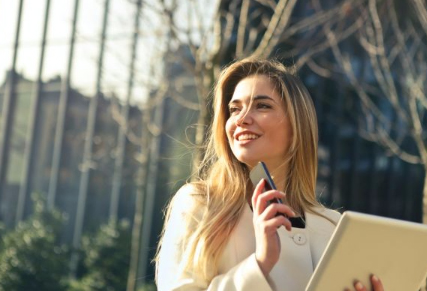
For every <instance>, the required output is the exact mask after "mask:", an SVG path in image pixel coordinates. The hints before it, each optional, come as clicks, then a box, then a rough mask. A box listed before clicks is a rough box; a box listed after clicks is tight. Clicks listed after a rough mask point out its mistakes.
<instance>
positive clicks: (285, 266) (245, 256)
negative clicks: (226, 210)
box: [157, 187, 340, 291]
mask: <svg viewBox="0 0 427 291" xmlns="http://www.w3.org/2000/svg"><path fill="white" fill-rule="evenodd" d="M184 188H186V187H184ZM187 189H188V188H187ZM176 195H177V196H176V197H175V198H174V203H173V206H172V212H171V215H170V219H169V221H168V222H167V225H166V229H165V235H164V238H163V242H162V247H161V251H160V254H159V256H160V257H159V265H158V269H157V271H158V272H157V288H158V291H171V290H174V291H175V290H182V291H190V290H191V291H201V290H209V291H214V290H216V291H220V290H221V291H250V290H253V291H264V290H266V291H276V290H277V291H279V290H283V291H303V290H305V287H306V285H307V283H308V281H309V279H310V277H311V275H312V273H313V271H314V268H315V267H316V265H317V264H318V262H319V260H320V257H321V255H322V253H323V251H324V249H325V248H326V245H327V243H328V241H329V239H330V237H331V235H332V233H333V231H334V229H335V225H334V224H333V223H331V222H330V221H328V220H327V219H325V218H323V217H321V216H319V215H315V214H311V213H305V219H306V227H305V228H304V229H301V228H292V230H291V231H287V230H286V229H285V228H284V227H280V228H279V229H278V234H279V237H280V243H281V253H280V259H279V261H278V262H277V264H276V265H275V266H274V268H273V269H272V271H271V272H270V274H269V276H268V277H267V278H266V277H265V276H264V275H263V274H262V272H261V269H260V268H259V266H258V263H257V261H256V259H255V233H254V227H253V222H252V215H253V214H252V211H251V209H250V207H249V205H248V206H247V207H246V208H245V209H244V212H243V214H242V216H241V217H240V219H239V222H238V224H237V225H236V227H235V229H234V230H233V232H232V234H231V236H230V238H229V240H228V242H227V244H226V247H225V249H224V251H223V254H222V256H221V259H220V262H219V275H217V276H216V277H214V278H213V280H212V281H211V282H206V281H205V280H202V279H200V278H198V276H197V274H193V273H188V272H182V267H183V262H184V261H185V258H184V257H183V256H184V252H185V245H183V244H182V243H181V242H182V237H183V234H184V233H185V232H186V231H190V232H191V229H194V228H195V225H194V224H195V223H197V216H198V214H200V212H199V211H200V209H197V208H195V201H194V199H195V198H194V197H193V196H192V195H191V194H189V193H188V191H185V190H181V191H179V192H178V193H177V194H176ZM316 210H317V211H318V212H320V213H322V214H323V215H325V216H326V217H328V218H330V219H331V220H332V221H335V222H338V220H339V217H340V214H339V213H338V212H336V211H333V210H330V209H324V208H318V209H316ZM189 212H192V213H189ZM189 216H191V217H192V219H190V220H192V221H193V223H190V222H189V221H190V220H189V219H188V217H189ZM194 218H196V220H195V222H194ZM189 228H190V229H189Z"/></svg>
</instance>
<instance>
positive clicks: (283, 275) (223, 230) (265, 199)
mask: <svg viewBox="0 0 427 291" xmlns="http://www.w3.org/2000/svg"><path fill="white" fill-rule="evenodd" d="M260 161H263V162H264V163H265V164H266V165H267V167H268V168H269V169H270V172H271V174H272V176H273V179H274V182H275V184H276V186H277V189H278V190H277V191H276V190H271V191H266V192H264V191H263V189H264V183H265V181H264V180H262V181H261V182H260V183H259V184H258V185H255V186H253V185H252V183H251V182H250V181H249V172H250V170H251V169H252V168H253V167H254V166H256V164H257V163H258V162H260ZM199 173H200V174H199V176H200V179H199V180H198V181H197V182H193V183H189V184H187V185H185V186H183V187H182V188H181V189H180V190H179V191H178V193H177V194H176V195H175V196H174V198H173V199H172V201H171V203H170V205H169V208H168V211H167V216H166V223H165V228H164V232H163V235H162V238H161V241H160V244H159V246H160V247H159V251H158V255H157V257H156V263H157V264H156V268H157V278H156V280H157V286H158V290H160V291H166V290H227V291H228V290H242V291H243V290H257V291H258V290H286V291H292V290H294V291H301V290H305V286H306V285H307V283H308V280H309V278H310V276H311V274H312V273H313V271H314V268H315V266H316V265H317V263H318V262H319V260H320V256H321V255H322V253H323V251H324V249H325V247H326V245H327V242H328V240H329V238H330V236H331V235H332V232H333V230H334V228H335V225H336V223H337V221H338V220H339V217H340V214H339V213H338V212H335V211H333V210H330V209H326V208H324V207H323V206H322V205H321V204H320V203H319V202H318V201H317V200H316V195H315V185H316V176H317V120H316V114H315V110H314V106H313V103H312V101H311V97H310V95H309V93H308V91H307V89H306V88H305V87H304V85H303V84H302V83H301V82H300V81H299V80H298V79H297V78H296V77H295V75H294V73H293V72H291V71H290V70H289V69H288V68H286V67H284V66H283V65H282V64H280V63H279V62H275V61H267V60H254V59H245V60H242V61H238V62H236V63H234V64H232V65H230V66H229V67H228V68H226V69H225V70H223V72H222V74H221V75H220V77H219V80H218V83H217V85H216V89H215V94H214V118H213V123H212V126H211V129H210V137H209V141H208V144H207V148H206V154H205V158H204V161H203V163H202V166H201V170H200V172H199ZM279 190H280V191H279ZM273 198H280V199H282V201H284V202H285V203H283V204H278V203H269V201H270V200H272V199H273ZM277 214H284V215H277ZM295 216H299V217H303V219H304V222H305V227H304V226H302V227H301V226H300V227H295V226H294V227H293V226H292V223H291V220H292V219H291V218H292V217H295ZM281 226H284V227H281ZM371 281H372V285H373V287H372V290H374V291H381V290H383V288H382V285H381V282H380V281H379V280H378V279H377V278H376V277H374V276H373V277H372V280H371ZM349 284H350V285H351V284H352V282H349ZM354 287H355V288H356V290H358V291H361V290H367V289H366V288H365V287H364V286H360V283H358V282H355V283H354Z"/></svg>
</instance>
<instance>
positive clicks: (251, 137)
mask: <svg viewBox="0 0 427 291" xmlns="http://www.w3.org/2000/svg"><path fill="white" fill-rule="evenodd" d="M257 138H259V135H256V134H241V135H239V136H238V137H237V140H238V141H245V140H255V139H257Z"/></svg>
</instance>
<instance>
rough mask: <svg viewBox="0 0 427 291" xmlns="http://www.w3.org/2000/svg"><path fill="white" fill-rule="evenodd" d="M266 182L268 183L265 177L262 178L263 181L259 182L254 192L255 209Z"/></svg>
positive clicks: (253, 206) (253, 202)
mask: <svg viewBox="0 0 427 291" xmlns="http://www.w3.org/2000/svg"><path fill="white" fill-rule="evenodd" d="M265 183H266V181H265V179H261V181H259V182H258V184H257V185H256V186H255V190H254V193H253V194H252V208H253V209H255V206H256V205H257V203H258V197H259V195H260V194H262V193H263V190H264V187H265Z"/></svg>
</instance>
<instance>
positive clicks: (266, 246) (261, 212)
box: [252, 180, 295, 276]
mask: <svg viewBox="0 0 427 291" xmlns="http://www.w3.org/2000/svg"><path fill="white" fill-rule="evenodd" d="M265 183H266V182H265V180H261V181H260V182H259V183H258V185H257V186H256V187H255V191H254V194H253V195H252V207H253V211H254V217H253V224H254V229H255V240H256V251H255V257H256V259H257V262H258V264H259V266H260V268H261V270H262V272H263V273H264V275H265V276H267V275H268V274H269V273H270V271H271V269H273V267H274V265H275V264H276V263H277V261H278V260H279V255H280V239H279V236H278V234H277V228H278V227H280V226H282V225H283V226H285V227H286V229H287V230H288V231H290V230H291V228H292V224H291V222H290V221H289V219H287V218H286V217H285V216H283V215H277V216H276V214H277V213H283V214H285V215H286V216H288V217H294V216H295V213H294V212H293V211H292V209H291V208H290V207H289V206H287V205H284V204H278V203H271V204H270V205H268V202H269V201H270V200H272V199H273V198H280V199H282V201H284V199H285V197H286V196H285V194H284V193H283V192H280V191H277V190H271V191H267V192H263V189H264V185H265Z"/></svg>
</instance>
